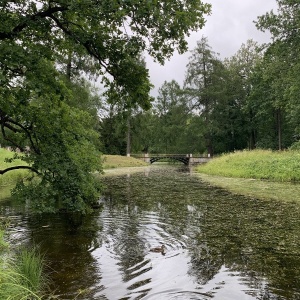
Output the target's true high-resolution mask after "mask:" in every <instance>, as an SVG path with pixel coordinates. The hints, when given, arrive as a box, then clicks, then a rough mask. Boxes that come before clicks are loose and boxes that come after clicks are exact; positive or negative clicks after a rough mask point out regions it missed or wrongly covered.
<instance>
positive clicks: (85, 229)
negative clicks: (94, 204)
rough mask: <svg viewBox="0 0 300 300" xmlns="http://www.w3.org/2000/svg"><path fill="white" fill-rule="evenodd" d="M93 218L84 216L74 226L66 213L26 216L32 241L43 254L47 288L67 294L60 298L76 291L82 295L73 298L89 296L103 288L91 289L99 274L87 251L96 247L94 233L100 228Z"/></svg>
mask: <svg viewBox="0 0 300 300" xmlns="http://www.w3.org/2000/svg"><path fill="white" fill-rule="evenodd" d="M97 214H98V213H97V212H95V215H97ZM94 217H95V216H89V217H84V218H83V219H82V223H81V225H80V226H79V224H77V225H78V226H76V228H75V227H74V226H73V225H74V222H72V220H71V221H70V218H69V217H68V215H67V214H61V215H53V214H50V215H45V214H43V215H41V216H39V217H38V216H36V217H33V216H32V217H31V218H30V219H29V222H28V226H29V229H30V230H31V232H32V240H33V242H34V244H36V245H38V246H39V248H40V250H41V253H43V254H45V261H46V264H47V270H48V271H49V272H50V274H49V277H50V278H51V282H50V289H51V291H54V293H55V294H58V295H59V294H63V295H64V296H65V297H69V298H64V299H74V298H75V297H76V295H77V294H78V293H79V292H80V291H82V292H83V294H84V296H83V298H80V297H78V298H76V299H86V297H90V298H92V297H93V295H94V294H95V293H96V292H98V291H100V290H101V289H102V288H103V287H101V286H98V287H97V288H95V287H96V286H97V285H95V284H96V283H97V282H98V281H99V277H98V274H97V270H96V267H95V261H94V258H93V257H92V255H91V253H90V251H88V250H89V249H91V248H95V247H97V244H98V240H97V238H96V233H97V232H98V231H99V230H101V229H100V228H99V227H98V226H97V225H96V224H95V222H94ZM73 221H74V220H73ZM76 223H77V222H76Z"/></svg>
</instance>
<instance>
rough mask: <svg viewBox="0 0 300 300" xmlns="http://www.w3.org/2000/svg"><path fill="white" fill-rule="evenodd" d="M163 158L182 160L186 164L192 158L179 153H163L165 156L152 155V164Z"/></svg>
mask: <svg viewBox="0 0 300 300" xmlns="http://www.w3.org/2000/svg"><path fill="white" fill-rule="evenodd" d="M162 159H173V160H177V161H180V162H182V163H184V164H185V165H188V164H189V160H190V158H189V157H187V156H183V155H182V156H179V155H163V156H160V155H158V156H152V157H150V164H153V163H155V162H156V161H159V160H162Z"/></svg>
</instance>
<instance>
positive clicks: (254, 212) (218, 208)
mask: <svg viewBox="0 0 300 300" xmlns="http://www.w3.org/2000/svg"><path fill="white" fill-rule="evenodd" d="M220 192H221V191H220ZM198 207H200V209H201V204H200V205H199V206H198ZM204 220H205V221H204V222H201V224H199V226H200V229H201V230H200V232H199V234H198V236H197V241H198V247H194V251H193V250H192V254H191V256H192V263H193V266H192V270H193V271H192V273H193V274H195V275H196V274H197V272H198V274H199V273H200V274H201V275H200V277H201V279H202V280H203V279H207V280H209V279H210V278H212V276H213V274H214V272H215V273H217V271H218V268H219V267H220V266H222V265H223V264H224V265H225V266H226V267H228V268H230V270H232V271H238V272H240V274H241V275H243V276H246V277H247V282H245V283H246V284H247V285H248V286H249V287H250V288H253V287H255V289H258V291H259V292H258V294H259V295H261V298H259V299H281V297H284V298H282V299H298V298H299V287H300V285H299V283H300V282H299V280H300V274H299V273H300V269H299V267H300V256H299V254H300V247H299V246H300V241H299V239H298V236H299V232H300V231H299V229H300V228H299V227H300V220H299V206H298V205H296V204H291V203H290V204H287V203H279V202H275V201H260V200H256V199H249V198H243V197H237V196H232V195H231V194H227V195H226V193H225V194H224V193H223V195H222V197H217V198H215V199H211V201H210V205H209V208H207V209H206V212H205V216H204ZM198 276H199V275H198ZM263 278H266V280H267V282H268V283H267V284H266V285H264V284H262V282H263ZM275 294H277V295H278V296H275Z"/></svg>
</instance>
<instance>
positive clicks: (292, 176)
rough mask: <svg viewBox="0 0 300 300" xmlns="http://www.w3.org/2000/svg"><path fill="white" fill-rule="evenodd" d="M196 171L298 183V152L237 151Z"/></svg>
mask: <svg viewBox="0 0 300 300" xmlns="http://www.w3.org/2000/svg"><path fill="white" fill-rule="evenodd" d="M196 171H197V172H199V173H204V174H209V175H218V176H224V177H239V178H254V179H268V180H273V181H282V182H284V181H300V151H292V150H289V151H280V152H279V151H268V150H253V151H238V152H234V153H230V154H224V155H222V156H220V157H217V158H214V159H212V160H211V161H210V162H208V163H207V164H205V165H200V166H198V167H197V168H196Z"/></svg>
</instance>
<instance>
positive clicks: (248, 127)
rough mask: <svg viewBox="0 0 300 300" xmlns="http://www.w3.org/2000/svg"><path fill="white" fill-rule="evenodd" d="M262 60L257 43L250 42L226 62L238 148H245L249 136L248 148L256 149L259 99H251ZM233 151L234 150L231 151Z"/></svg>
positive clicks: (243, 45)
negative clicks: (257, 68)
mask: <svg viewBox="0 0 300 300" xmlns="http://www.w3.org/2000/svg"><path fill="white" fill-rule="evenodd" d="M261 59H262V52H261V50H260V47H259V45H258V43H257V42H254V41H253V40H248V41H247V43H246V44H242V46H241V47H240V49H239V50H238V51H237V53H236V54H235V55H233V56H232V57H230V58H229V59H227V60H225V65H226V68H227V69H228V71H229V76H228V79H229V82H228V85H227V87H228V88H229V89H230V91H229V92H230V94H231V95H230V98H231V99H232V101H233V103H232V104H233V106H234V107H235V115H236V116H235V120H236V121H237V123H235V124H234V125H233V127H234V130H235V132H236V134H235V135H236V137H235V138H237V137H238V136H239V137H240V139H241V140H240V143H239V146H238V147H237V148H239V149H241V148H245V142H244V136H245V134H247V135H248V148H249V149H254V148H255V147H256V143H257V130H258V128H257V119H256V116H257V112H258V110H257V107H258V105H259V103H257V101H258V98H256V97H252V98H250V97H249V96H250V93H251V90H252V87H253V81H252V77H253V74H254V71H255V67H256V66H257V65H258V63H259V62H260V61H261ZM231 150H232V149H231Z"/></svg>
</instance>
